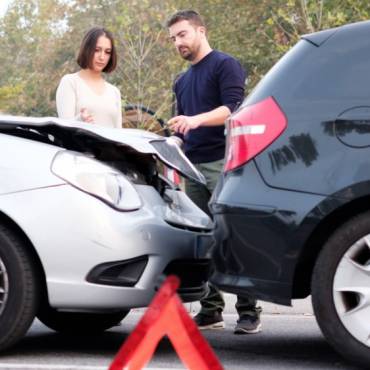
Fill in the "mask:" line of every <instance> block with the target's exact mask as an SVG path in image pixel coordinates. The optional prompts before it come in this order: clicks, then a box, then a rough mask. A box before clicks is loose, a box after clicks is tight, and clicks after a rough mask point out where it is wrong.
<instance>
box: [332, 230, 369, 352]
mask: <svg viewBox="0 0 370 370" xmlns="http://www.w3.org/2000/svg"><path fill="white" fill-rule="evenodd" d="M333 296H334V305H335V308H336V310H337V313H338V316H339V318H340V320H341V321H342V323H343V325H344V327H345V328H346V329H347V330H348V332H349V333H351V335H352V336H353V337H355V338H356V339H357V340H358V341H360V342H361V343H363V344H364V345H366V346H367V347H370V234H369V235H366V236H365V237H363V238H361V239H360V240H358V241H357V242H356V243H355V244H353V245H352V246H351V247H350V248H349V249H348V251H347V252H346V253H345V254H344V255H343V257H342V259H341V260H340V262H339V264H338V267H337V270H336V272H335V275H334V284H333Z"/></svg>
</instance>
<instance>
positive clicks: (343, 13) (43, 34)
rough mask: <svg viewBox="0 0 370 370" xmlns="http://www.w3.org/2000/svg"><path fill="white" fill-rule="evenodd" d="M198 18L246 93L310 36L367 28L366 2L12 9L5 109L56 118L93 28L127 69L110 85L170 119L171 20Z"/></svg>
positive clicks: (62, 4) (1, 81)
mask: <svg viewBox="0 0 370 370" xmlns="http://www.w3.org/2000/svg"><path fill="white" fill-rule="evenodd" d="M185 8H192V9H196V10H198V11H199V12H200V13H201V14H202V16H203V17H204V19H205V21H206V23H207V26H208V32H209V33H208V36H209V40H210V43H211V46H212V47H214V48H216V49H219V50H222V51H224V52H226V53H230V54H232V55H234V56H235V57H236V58H238V59H239V60H240V61H241V63H242V64H243V65H244V66H245V67H246V68H247V69H248V72H249V85H248V91H249V89H251V88H252V87H253V86H254V85H255V84H256V82H257V81H258V80H259V79H260V78H261V77H262V76H263V75H264V74H265V73H266V72H267V70H268V69H269V68H270V67H271V66H272V65H273V64H274V63H275V62H276V61H277V59H279V58H280V56H281V55H282V54H283V53H285V52H286V51H287V50H288V49H289V48H290V47H291V46H292V45H294V44H295V43H296V42H297V40H298V39H299V37H300V36H301V35H302V34H305V33H310V32H315V31H318V30H321V29H326V28H330V27H336V26H340V25H342V24H345V23H350V22H355V21H359V20H365V19H369V15H370V3H369V2H368V1H364V0H284V1H282V0H274V1H272V0H269V1H268V0H232V1H228V2H226V1H224V0H127V1H122V0H73V1H67V0H14V1H13V3H12V5H11V8H10V10H9V11H8V13H7V14H6V15H5V16H4V17H3V18H2V19H0V42H1V45H2V50H3V51H5V52H3V53H1V54H0V65H1V66H2V68H1V71H0V110H2V111H6V112H10V113H14V114H27V115H55V114H56V111H55V90H56V87H57V86H58V83H59V80H60V78H61V77H62V76H63V75H64V74H65V73H71V72H74V71H77V70H78V66H77V64H76V62H75V58H76V53H77V51H78V48H79V46H80V42H81V39H82V36H83V35H84V33H85V32H86V31H87V30H88V29H89V28H91V27H92V26H95V25H102V26H105V27H107V28H108V29H110V30H111V31H112V32H113V34H114V35H115V38H116V44H117V50H118V54H119V63H118V67H117V70H116V71H115V72H114V73H112V74H111V75H108V76H107V78H108V80H109V81H111V82H112V83H113V84H115V85H116V86H118V87H119V88H120V90H121V94H122V98H123V102H124V103H134V104H142V105H145V106H148V107H149V108H150V109H152V110H154V111H157V114H158V116H160V117H164V118H166V119H167V118H169V117H170V115H171V106H172V93H171V86H172V81H173V78H174V76H175V75H176V74H177V73H179V72H180V71H182V70H184V69H185V68H186V67H187V64H186V62H184V61H183V60H181V58H180V57H179V56H178V55H177V54H176V51H175V50H174V47H173V45H172V44H171V43H170V42H169V40H168V31H167V30H166V28H165V21H166V19H167V18H168V16H169V15H171V14H172V13H173V12H174V11H176V10H179V9H185Z"/></svg>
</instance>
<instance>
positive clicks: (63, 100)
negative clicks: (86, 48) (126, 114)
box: [56, 73, 122, 128]
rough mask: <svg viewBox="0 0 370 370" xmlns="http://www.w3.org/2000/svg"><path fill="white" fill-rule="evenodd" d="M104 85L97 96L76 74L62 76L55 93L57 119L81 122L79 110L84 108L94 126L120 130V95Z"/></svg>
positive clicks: (114, 88)
mask: <svg viewBox="0 0 370 370" xmlns="http://www.w3.org/2000/svg"><path fill="white" fill-rule="evenodd" d="M104 84H105V89H104V92H103V93H102V94H97V93H96V92H95V91H94V90H92V88H91V87H90V86H89V85H88V84H87V83H86V82H85V81H84V80H83V79H82V78H81V77H80V76H79V75H78V73H71V74H67V75H65V76H63V77H62V79H61V80H60V83H59V86H58V89H57V93H56V104H57V112H58V117H60V118H65V119H77V120H81V117H80V111H81V108H86V109H87V113H88V114H90V115H92V116H93V119H94V124H97V125H100V126H105V127H116V128H122V103H121V93H120V92H119V90H118V89H117V88H116V87H115V86H113V85H112V84H110V83H108V82H106V81H104Z"/></svg>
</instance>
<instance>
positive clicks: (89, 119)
mask: <svg viewBox="0 0 370 370" xmlns="http://www.w3.org/2000/svg"><path fill="white" fill-rule="evenodd" d="M80 117H81V120H82V121H84V122H87V123H94V118H93V116H92V115H91V114H90V113H89V112H88V110H87V108H81V109H80Z"/></svg>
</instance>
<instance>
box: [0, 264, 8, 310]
mask: <svg viewBox="0 0 370 370" xmlns="http://www.w3.org/2000/svg"><path fill="white" fill-rule="evenodd" d="M8 292H9V280H8V273H7V271H6V268H5V265H4V263H3V261H2V260H1V259H0V316H1V314H2V313H3V311H4V308H5V306H6V301H7V300H8Z"/></svg>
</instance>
